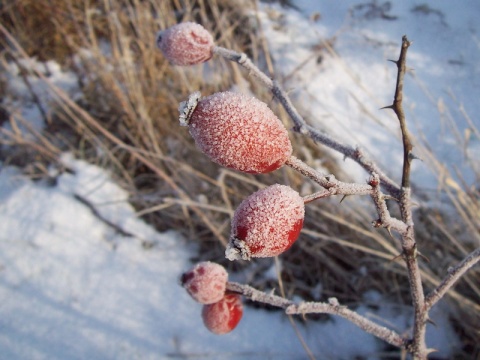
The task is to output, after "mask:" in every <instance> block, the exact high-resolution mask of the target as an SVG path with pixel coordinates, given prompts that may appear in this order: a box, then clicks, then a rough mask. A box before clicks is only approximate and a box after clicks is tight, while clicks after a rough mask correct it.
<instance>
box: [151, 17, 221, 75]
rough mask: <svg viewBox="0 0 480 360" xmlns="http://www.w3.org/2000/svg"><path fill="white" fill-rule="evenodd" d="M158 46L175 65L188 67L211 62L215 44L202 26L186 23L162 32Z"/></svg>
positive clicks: (158, 36)
mask: <svg viewBox="0 0 480 360" xmlns="http://www.w3.org/2000/svg"><path fill="white" fill-rule="evenodd" d="M157 46H158V48H159V49H160V50H162V52H163V54H164V55H165V57H166V58H167V59H168V60H169V61H170V62H171V63H172V64H173V65H181V66H186V65H195V64H200V63H202V62H205V61H207V60H210V58H211V57H212V55H213V47H214V43H213V38H212V35H210V33H209V32H208V31H207V30H206V29H205V28H204V27H203V26H202V25H199V24H196V23H192V22H184V23H180V24H177V25H174V26H172V27H170V28H168V29H166V30H163V31H160V32H159V33H158V35H157Z"/></svg>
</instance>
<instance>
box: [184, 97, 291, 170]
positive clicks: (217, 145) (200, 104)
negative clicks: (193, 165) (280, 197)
mask: <svg viewBox="0 0 480 360" xmlns="http://www.w3.org/2000/svg"><path fill="white" fill-rule="evenodd" d="M179 111H180V124H181V125H184V126H188V128H189V131H190V134H191V135H192V137H193V138H194V140H195V143H196V145H197V146H198V148H199V149H200V150H201V151H202V152H204V153H205V154H206V155H207V156H208V157H209V158H210V159H211V160H212V161H214V162H216V163H217V164H220V165H222V166H225V167H227V168H231V169H235V170H238V171H242V172H246V173H254V174H258V173H268V172H271V171H274V170H276V169H278V168H279V167H281V166H282V165H284V164H285V162H286V161H287V160H288V158H289V157H290V156H291V154H292V144H291V143H290V139H289V138H288V132H287V130H286V129H285V127H284V126H283V124H282V122H281V121H280V120H279V119H278V118H277V116H276V115H275V114H274V113H273V112H272V110H270V108H269V107H268V106H267V104H265V103H263V102H261V101H260V100H258V99H256V98H254V97H251V96H246V95H243V94H238V93H234V92H229V91H226V92H220V93H216V94H213V95H211V96H208V97H205V98H203V99H200V93H199V92H195V93H193V94H192V95H191V96H190V97H189V99H188V100H187V101H184V102H182V103H181V104H180V107H179Z"/></svg>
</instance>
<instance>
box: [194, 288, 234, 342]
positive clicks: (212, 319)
mask: <svg viewBox="0 0 480 360" xmlns="http://www.w3.org/2000/svg"><path fill="white" fill-rule="evenodd" d="M242 315H243V305H242V301H241V299H240V296H239V295H235V294H227V295H225V297H224V298H223V299H222V300H220V301H219V302H217V303H215V304H210V305H204V306H203V310H202V319H203V323H204V324H205V327H206V328H207V329H208V330H210V331H211V332H213V333H214V334H217V335H223V334H226V333H229V332H230V331H232V330H233V329H235V328H236V327H237V325H238V323H239V322H240V320H241V319H242Z"/></svg>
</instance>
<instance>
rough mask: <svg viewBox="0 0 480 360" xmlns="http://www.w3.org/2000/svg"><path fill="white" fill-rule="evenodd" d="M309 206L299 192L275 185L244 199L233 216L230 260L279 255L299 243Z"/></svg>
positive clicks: (226, 254)
mask: <svg viewBox="0 0 480 360" xmlns="http://www.w3.org/2000/svg"><path fill="white" fill-rule="evenodd" d="M304 216H305V205H304V201H303V199H302V197H301V196H300V194H299V193H298V192H296V191H295V190H293V189H292V188H290V187H288V186H285V185H279V184H276V185H272V186H269V187H267V188H265V189H263V190H260V191H257V192H255V193H253V194H252V195H250V196H249V197H248V198H246V199H245V200H243V202H242V203H241V204H240V206H239V207H238V208H237V210H235V214H234V216H233V221H232V228H231V235H230V242H229V244H228V246H227V249H226V251H225V256H226V257H227V258H228V259H229V260H239V259H243V260H250V258H251V257H271V256H277V255H279V254H281V253H282V252H284V251H285V250H287V249H288V248H289V247H290V246H292V245H293V243H294V242H295V240H297V238H298V236H299V234H300V230H301V229H302V226H303V219H304Z"/></svg>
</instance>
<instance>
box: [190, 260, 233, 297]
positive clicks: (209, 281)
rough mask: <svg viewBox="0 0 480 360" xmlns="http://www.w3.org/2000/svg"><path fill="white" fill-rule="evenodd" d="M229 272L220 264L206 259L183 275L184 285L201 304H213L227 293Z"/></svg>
mask: <svg viewBox="0 0 480 360" xmlns="http://www.w3.org/2000/svg"><path fill="white" fill-rule="evenodd" d="M227 280H228V274H227V271H226V270H225V268H224V267H223V266H221V265H219V264H216V263H213V262H210V261H204V262H201V263H198V264H197V265H195V266H194V267H193V268H192V269H191V270H189V271H187V272H186V273H184V274H183V275H182V285H183V287H184V288H185V289H186V290H187V291H188V293H189V294H190V295H191V296H192V298H193V299H194V300H196V301H198V302H199V303H201V304H213V303H216V302H218V301H220V300H221V299H222V298H223V297H224V295H225V288H226V285H227Z"/></svg>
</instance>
